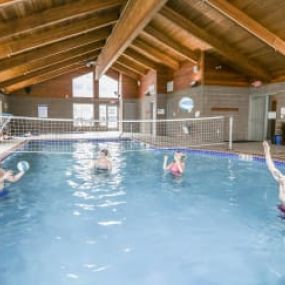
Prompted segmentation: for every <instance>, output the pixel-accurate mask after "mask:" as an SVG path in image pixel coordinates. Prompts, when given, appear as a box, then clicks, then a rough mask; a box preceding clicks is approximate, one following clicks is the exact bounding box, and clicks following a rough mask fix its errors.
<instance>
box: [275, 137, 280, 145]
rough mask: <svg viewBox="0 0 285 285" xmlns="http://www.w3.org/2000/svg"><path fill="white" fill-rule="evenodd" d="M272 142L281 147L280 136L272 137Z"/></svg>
mask: <svg viewBox="0 0 285 285" xmlns="http://www.w3.org/2000/svg"><path fill="white" fill-rule="evenodd" d="M274 142H275V144H277V145H281V144H282V136H281V135H275V136H274Z"/></svg>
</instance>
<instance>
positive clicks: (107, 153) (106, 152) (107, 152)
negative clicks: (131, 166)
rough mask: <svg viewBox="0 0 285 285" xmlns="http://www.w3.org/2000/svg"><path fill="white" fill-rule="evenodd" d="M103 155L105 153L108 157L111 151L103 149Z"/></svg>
mask: <svg viewBox="0 0 285 285" xmlns="http://www.w3.org/2000/svg"><path fill="white" fill-rule="evenodd" d="M100 152H101V153H104V155H105V156H108V155H109V151H108V150H107V149H105V148H104V149H101V151H100Z"/></svg>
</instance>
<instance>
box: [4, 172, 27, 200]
mask: <svg viewBox="0 0 285 285" xmlns="http://www.w3.org/2000/svg"><path fill="white" fill-rule="evenodd" d="M24 174H25V172H24V171H19V172H18V173H17V174H16V175H13V172H12V171H11V170H8V171H5V170H4V169H2V168H0V195H1V193H3V192H5V188H4V186H5V182H12V183H14V182H17V181H19V180H20V179H21V178H22V177H23V175H24Z"/></svg>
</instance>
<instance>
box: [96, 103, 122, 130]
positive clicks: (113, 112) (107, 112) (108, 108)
mask: <svg viewBox="0 0 285 285" xmlns="http://www.w3.org/2000/svg"><path fill="white" fill-rule="evenodd" d="M99 124H100V126H102V127H108V128H109V129H116V128H117V127H118V107H117V106H116V105H106V104H100V105H99Z"/></svg>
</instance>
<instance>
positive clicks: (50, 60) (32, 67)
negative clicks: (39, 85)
mask: <svg viewBox="0 0 285 285" xmlns="http://www.w3.org/2000/svg"><path fill="white" fill-rule="evenodd" d="M103 45H104V41H101V42H94V43H91V44H87V45H84V46H80V47H77V48H74V49H72V50H70V51H64V50H63V51H62V52H61V53H58V54H52V55H50V56H47V57H45V58H43V59H39V60H33V61H28V62H25V63H23V64H22V65H20V66H17V67H15V68H12V69H8V70H6V71H3V72H0V78H1V82H3V81H7V80H11V79H12V78H15V77H19V76H21V75H23V74H24V75H25V74H28V73H30V72H34V71H36V70H38V69H42V68H44V67H47V66H50V65H53V64H55V63H58V62H61V61H64V60H67V59H70V58H73V57H75V56H78V55H81V54H86V53H89V52H92V51H96V50H98V49H100V48H102V47H103Z"/></svg>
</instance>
